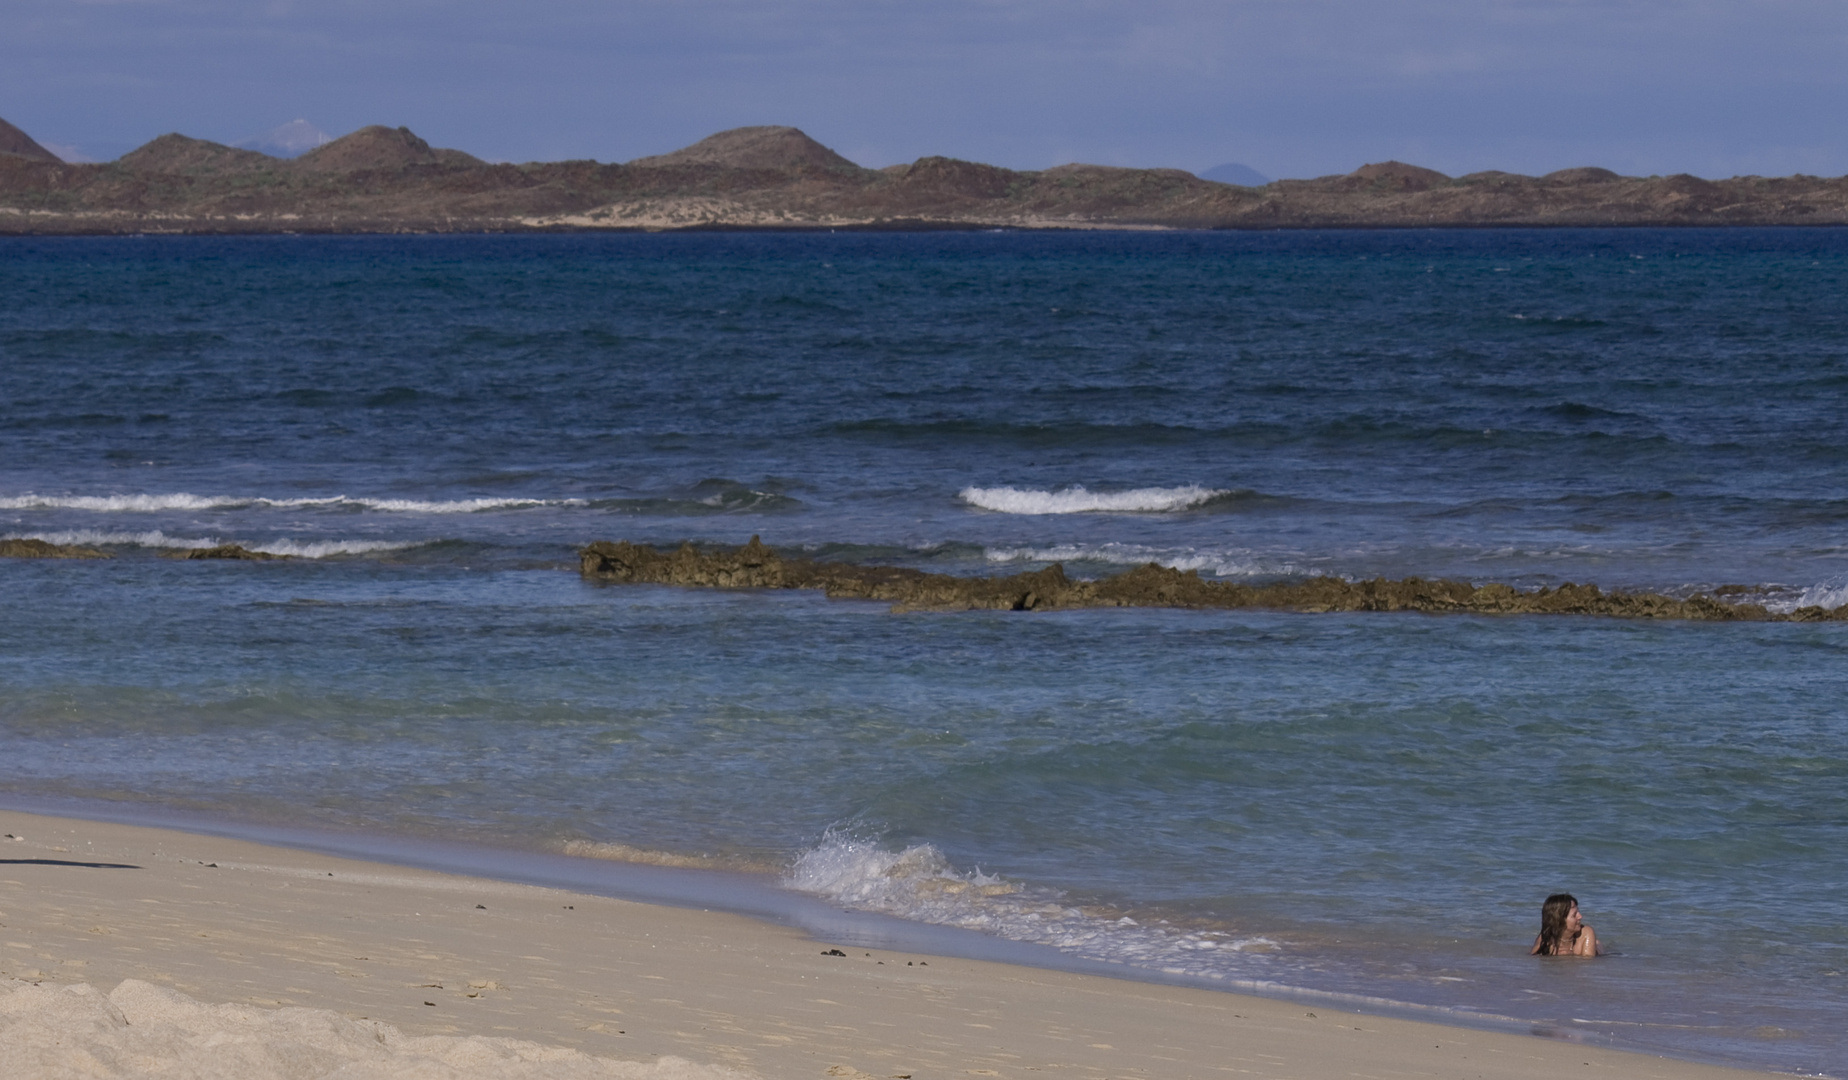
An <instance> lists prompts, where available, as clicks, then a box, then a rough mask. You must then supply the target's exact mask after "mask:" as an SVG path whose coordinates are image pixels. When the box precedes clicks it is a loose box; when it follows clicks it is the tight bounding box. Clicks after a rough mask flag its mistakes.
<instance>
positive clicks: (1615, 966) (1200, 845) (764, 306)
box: [0, 231, 1848, 1075]
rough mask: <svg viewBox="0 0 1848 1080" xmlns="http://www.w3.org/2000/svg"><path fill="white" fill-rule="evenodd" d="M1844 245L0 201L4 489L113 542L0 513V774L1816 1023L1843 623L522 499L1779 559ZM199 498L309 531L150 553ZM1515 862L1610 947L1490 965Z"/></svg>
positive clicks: (1557, 1013)
mask: <svg viewBox="0 0 1848 1080" xmlns="http://www.w3.org/2000/svg"><path fill="white" fill-rule="evenodd" d="M1845 270H1848V237H1842V236H1840V235H1838V234H1836V233H1832V232H1804V231H1790V232H1776V233H1755V232H1728V233H1699V232H1671V233H1647V232H1643V233H1626V232H1595V231H1594V232H1583V233H1521V232H1510V233H1465V234H1446V233H1421V234H1299V235H1273V236H1225V237H1221V236H1178V237H1142V236H1101V237H1046V236H1031V235H1028V236H1023V235H1000V236H941V237H940V236H922V237H919V236H891V237H882V236H872V237H868V236H854V237H833V236H796V237H767V236H687V237H676V236H665V237H614V238H573V237H544V238H474V239H470V238H425V239H385V238H378V239H364V240H338V239H330V240H308V239H290V238H275V239H248V240H236V241H231V240H222V241H221V240H135V241H128V240H123V241H117V240H107V241H33V242H8V244H7V245H6V246H4V247H0V285H3V286H4V288H5V290H6V295H8V296H13V297H21V298H24V299H22V300H20V301H19V302H16V303H14V304H12V305H9V306H8V307H7V309H6V310H5V311H4V313H0V392H3V393H4V395H5V401H6V403H7V407H6V409H5V412H4V418H3V419H0V535H7V536H39V537H45V538H50V539H55V540H60V541H66V542H68V541H80V542H85V543H91V544H99V545H102V546H103V547H105V548H106V549H107V550H109V551H110V552H111V553H113V554H114V555H116V558H115V559H113V560H111V561H109V562H102V563H97V562H91V563H50V562H27V561H17V560H8V561H6V562H5V563H4V564H3V565H0V602H4V604H5V605H6V610H8V611H9V612H10V613H11V615H10V617H9V618H8V619H7V620H4V621H3V622H0V762H4V763H5V765H4V769H3V770H0V795H4V796H5V797H6V798H8V799H9V800H11V801H14V802H19V801H21V800H24V802H25V803H26V804H31V803H32V801H33V800H35V799H37V800H40V801H41V802H43V803H44V804H45V805H52V803H53V801H55V800H60V799H66V798H74V799H78V800H87V802H86V803H85V805H90V806H93V807H94V806H104V807H109V806H113V807H116V808H118V809H120V810H122V811H123V812H133V811H134V809H135V808H137V807H144V808H145V807H152V808H156V809H165V810H173V811H186V812H190V813H194V814H199V815H204V816H205V817H206V818H208V819H211V820H217V821H222V822H227V823H238V822H242V823H247V824H252V825H261V824H268V825H305V826H321V827H330V828H347V829H362V830H370V831H373V832H383V833H389V834H392V835H395V836H400V837H407V838H411V839H412V840H415V839H416V838H428V839H431V840H436V839H444V838H447V839H465V840H473V841H479V842H483V843H487V844H490V845H494V846H498V847H501V848H504V849H508V850H550V851H557V850H572V851H578V852H589V853H602V854H605V855H611V854H618V853H620V851H632V850H635V849H639V850H640V851H642V852H659V853H667V854H670V855H675V856H681V855H697V856H709V857H711V858H712V860H713V861H714V864H715V865H726V866H744V867H756V868H760V869H762V870H763V871H764V872H767V873H772V874H776V875H778V876H779V879H780V880H783V881H784V882H785V884H786V886H787V887H790V888H799V889H806V890H809V891H812V892H816V893H818V894H820V895H824V896H827V897H829V898H831V899H833V900H835V901H836V902H838V903H840V904H842V905H843V906H849V907H857V908H862V909H865V910H873V911H883V912H889V913H893V914H897V915H900V916H902V917H906V918H910V919H914V920H921V921H932V922H942V923H949V924H952V925H959V926H966V927H971V928H975V929H978V930H982V931H984V932H987V933H990V934H993V935H997V936H998V937H1006V938H1011V939H1018V940H1027V941H1040V942H1046V943H1050V944H1053V945H1056V946H1059V947H1060V948H1063V949H1066V950H1068V951H1069V953H1070V954H1071V955H1074V956H1082V957H1090V958H1095V959H1102V960H1106V961H1111V962H1115V963H1121V964H1123V965H1124V969H1123V970H1125V971H1126V972H1127V973H1131V974H1134V973H1136V972H1142V973H1145V974H1147V975H1148V976H1150V977H1157V976H1163V975H1166V976H1168V977H1187V978H1193V979H1197V980H1202V981H1205V982H1207V983H1209V984H1214V985H1227V986H1232V987H1243V988H1251V987H1257V988H1270V989H1273V990H1281V989H1283V988H1297V989H1307V990H1311V991H1317V992H1324V993H1329V994H1336V995H1343V997H1341V998H1338V1000H1347V1001H1349V1002H1354V1001H1358V1000H1363V999H1384V1000H1387V1001H1392V1002H1400V1003H1407V1004H1411V1005H1421V1006H1432V1007H1437V1008H1441V1009H1446V1010H1453V1011H1452V1012H1450V1013H1447V1014H1439V1015H1451V1016H1455V1017H1469V1016H1484V1017H1488V1016H1493V1017H1509V1018H1513V1019H1515V1020H1518V1021H1522V1022H1524V1023H1527V1024H1529V1025H1535V1026H1539V1027H1541V1028H1544V1029H1545V1030H1548V1031H1550V1032H1553V1033H1556V1034H1559V1035H1560V1036H1561V1037H1586V1038H1599V1039H1609V1038H1615V1039H1617V1040H1619V1041H1621V1042H1624V1043H1626V1044H1631V1045H1643V1046H1647V1047H1651V1048H1659V1049H1663V1050H1666V1051H1669V1052H1673V1053H1681V1054H1689V1055H1706V1056H1717V1057H1721V1058H1725V1059H1729V1060H1736V1061H1743V1062H1748V1063H1753V1064H1759V1065H1765V1066H1772V1067H1778V1068H1786V1069H1797V1070H1807V1071H1816V1072H1825V1073H1829V1074H1832V1075H1839V1074H1841V1073H1844V1072H1848V1043H1845V1042H1844V1041H1843V1039H1844V1036H1843V1035H1842V1031H1841V1028H1842V1025H1841V1024H1840V1023H1839V1018H1840V1016H1841V1015H1842V1013H1843V1007H1844V1006H1845V1005H1848V983H1845V982H1844V980H1845V979H1848V909H1845V907H1844V903H1843V901H1842V899H1841V897H1842V895H1843V892H1842V890H1843V887H1844V885H1848V806H1845V805H1844V799H1843V795H1842V792H1843V790H1844V786H1845V785H1844V780H1845V779H1848V775H1845V774H1848V745H1845V744H1848V719H1845V717H1844V712H1843V709H1842V707H1841V705H1840V702H1841V701H1842V700H1843V699H1844V693H1843V691H1844V688H1845V687H1844V683H1845V682H1848V675H1844V672H1848V666H1845V665H1844V655H1843V654H1844V650H1845V649H1848V636H1845V635H1848V631H1844V630H1842V629H1840V627H1839V626H1838V625H1741V626H1733V625H1718V624H1711V625H1710V624H1687V625H1680V624H1647V623H1626V622H1615V621H1599V620H1583V619H1566V618H1561V619H1528V618H1508V619H1479V618H1430V617H1424V616H1399V615H1340V616H1335V615H1324V616H1303V615H1288V614H1267V613H1253V612H1240V613H1197V612H1162V611H1117V612H1111V611H1085V612H1070V613H1062V614H1050V615H1013V614H1001V613H968V614H962V615H910V616H895V615H892V614H891V613H889V612H887V611H885V610H884V609H883V608H881V607H878V606H876V605H865V604H855V603H831V602H828V601H826V600H824V599H822V598H820V597H817V596H810V595H802V594H757V593H736V594H731V593H701V592H683V591H677V590H669V589H655V588H621V587H605V586H596V585H591V584H587V583H584V582H582V581H580V580H579V579H578V577H577V576H576V574H575V572H574V559H573V555H572V553H573V549H574V547H575V546H576V545H577V544H580V543H582V542H584V541H586V540H590V539H596V538H612V539H613V538H619V537H620V538H629V539H636V540H645V541H652V542H657V543H675V542H678V541H680V540H682V539H688V538H691V539H694V540H698V541H711V542H726V543H736V542H741V541H742V540H744V539H746V538H748V537H749V536H750V535H751V534H753V533H760V534H762V535H763V537H764V538H765V540H766V541H767V542H769V543H772V544H776V545H780V546H783V547H788V548H807V549H809V550H811V551H813V552H815V553H819V554H822V555H832V556H835V557H849V558H862V559H876V560H882V561H896V562H902V563H907V564H911V565H918V566H925V567H930V568H933V569H944V570H953V571H961V572H995V571H1005V570H1013V569H1018V568H1025V567H1031V566H1037V565H1043V564H1044V563H1045V562H1046V561H1048V560H1052V559H1057V560H1060V561H1063V562H1064V563H1065V564H1066V566H1067V567H1068V569H1069V570H1071V571H1072V572H1074V573H1080V574H1085V573H1104V572H1113V571H1114V570H1118V569H1121V568H1123V567H1124V566H1126V565H1130V564H1133V563H1136V562H1140V561H1147V560H1149V559H1154V560H1157V561H1162V562H1166V563H1168V564H1170V565H1181V566H1186V567H1192V568H1198V569H1200V570H1201V571H1202V572H1203V573H1206V574H1208V575H1215V576H1223V577H1230V578H1250V579H1258V580H1269V579H1274V578H1280V577H1290V576H1294V575H1300V574H1305V573H1321V572H1328V573H1336V574H1345V575H1349V576H1367V575H1371V574H1376V573H1385V574H1392V575H1400V574H1424V575H1430V576H1436V575H1451V576H1461V577H1466V578H1469V579H1471V580H1477V581H1489V580H1496V581H1509V582H1512V583H1515V584H1519V585H1533V584H1542V583H1557V582H1559V581H1562V580H1578V581H1585V580H1591V581H1596V582H1598V583H1600V584H1603V585H1606V586H1620V587H1621V586H1642V587H1649V588H1659V589H1665V590H1668V591H1678V592H1688V591H1692V590H1695V589H1698V588H1704V587H1710V586H1712V585H1716V584H1725V583H1730V584H1741V585H1748V586H1754V587H1757V588H1760V589H1761V590H1763V595H1764V596H1766V597H1768V598H1769V599H1770V600H1771V602H1772V603H1774V604H1784V605H1792V606H1794V605H1795V604H1797V603H1803V602H1809V603H1826V604H1830V605H1831V606H1833V605H1834V604H1839V603H1841V602H1843V601H1844V600H1845V599H1848V577H1845V576H1844V573H1845V571H1848V567H1844V566H1843V562H1842V560H1843V558H1844V553H1845V552H1848V548H1845V547H1844V545H1843V542H1842V538H1843V528H1844V525H1845V524H1848V491H1844V473H1843V465H1844V462H1845V461H1848V458H1845V457H1844V451H1843V449H1842V448H1843V446H1844V445H1848V442H1845V441H1844V439H1843V435H1844V431H1843V422H1842V420H1841V417H1842V416H1843V415H1844V413H1843V409H1842V406H1843V405H1844V404H1845V402H1844V401H1843V397H1844V395H1845V394H1848V321H1845V320H1844V319H1843V317H1842V315H1841V314H1840V310H1839V304H1838V303H1837V302H1836V298H1837V297H1839V296H1840V295H1841V287H1842V285H1843V284H1844V271H1845ZM217 541H236V542H240V543H245V544H247V545H250V546H253V547H260V548H266V549H268V550H273V551H277V552H280V553H287V554H293V555H297V556H302V557H301V558H297V559H294V560H291V561H287V562H279V563H270V564H260V565H257V564H224V563H197V562H190V563H189V562H175V561H172V560H168V559H163V558H160V557H159V556H160V555H161V554H162V553H164V552H168V551H172V550H176V549H178V548H183V547H188V546H201V545H206V544H209V543H212V542H217ZM59 805H64V804H62V803H60V804H59ZM573 845H576V846H573ZM586 845H588V846H586ZM597 845H624V847H623V848H622V849H620V851H619V850H618V849H616V848H613V847H608V846H605V847H598V846H597ZM1559 889H1567V890H1570V891H1572V892H1574V893H1576V894H1577V895H1578V896H1579V897H1580V899H1581V901H1582V902H1583V905H1584V907H1585V910H1586V912H1587V915H1588V917H1589V918H1590V919H1591V921H1592V922H1593V923H1594V924H1595V925H1596V926H1597V927H1598V930H1599V933H1600V935H1601V937H1603V938H1604V939H1605V940H1606V942H1607V943H1608V944H1610V945H1611V946H1613V947H1614V948H1615V949H1616V950H1617V955H1615V956H1612V957H1610V958H1609V959H1607V960H1604V961H1599V962H1598V963H1596V964H1574V963H1569V962H1560V961H1539V960H1533V959H1529V958H1527V957H1525V956H1524V955H1523V954H1524V952H1525V946H1526V944H1527V942H1528V941H1530V940H1531V938H1532V934H1533V931H1534V929H1535V923H1536V917H1535V916H1536V909H1537V907H1538V904H1539V901H1540V899H1541V898H1542V897H1544V896H1545V895H1546V894H1547V893H1549V892H1552V891H1555V890H1559Z"/></svg>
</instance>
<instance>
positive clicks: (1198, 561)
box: [982, 543, 1306, 578]
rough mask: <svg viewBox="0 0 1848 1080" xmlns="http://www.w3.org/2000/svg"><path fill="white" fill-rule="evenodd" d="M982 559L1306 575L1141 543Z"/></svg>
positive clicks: (1244, 556) (1240, 558)
mask: <svg viewBox="0 0 1848 1080" xmlns="http://www.w3.org/2000/svg"><path fill="white" fill-rule="evenodd" d="M982 557H983V558H985V559H987V560H988V561H989V562H991V563H1015V562H1024V563H1104V564H1106V565H1109V566H1146V565H1148V564H1149V563H1154V564H1155V565H1157V566H1165V567H1167V568H1169V569H1170V570H1180V571H1182V572H1183V573H1184V572H1186V571H1188V570H1198V571H1200V572H1201V573H1203V574H1211V575H1213V576H1214V577H1227V578H1230V577H1295V576H1298V575H1302V574H1304V573H1306V571H1304V570H1303V569H1302V568H1300V567H1298V566H1297V565H1296V564H1295V563H1291V562H1282V561H1277V560H1274V559H1264V558H1260V557H1258V556H1257V555H1255V554H1254V553H1252V552H1249V551H1238V550H1227V551H1200V550H1197V549H1192V548H1187V549H1180V550H1175V549H1170V548H1156V547H1149V546H1147V545H1144V544H1116V543H1109V544H1055V545H1052V546H1050V547H993V548H986V549H984V550H983V552H982Z"/></svg>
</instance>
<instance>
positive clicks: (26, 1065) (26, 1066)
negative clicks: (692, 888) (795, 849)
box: [0, 811, 1763, 1080]
mask: <svg viewBox="0 0 1848 1080" xmlns="http://www.w3.org/2000/svg"><path fill="white" fill-rule="evenodd" d="M0 833H9V834H12V835H13V836H16V837H21V838H22V839H18V840H0V1077H4V1078H5V1080H12V1078H14V1077H65V1076H70V1077H77V1076H171V1077H181V1076H188V1077H191V1076H200V1077H203V1076H218V1075H223V1076H239V1077H249V1078H252V1080H256V1078H262V1077H272V1076H273V1077H285V1076H286V1077H290V1078H293V1077H311V1076H312V1077H320V1076H337V1077H353V1078H357V1077H386V1076H392V1077H403V1078H407V1080H412V1078H421V1077H430V1078H436V1077H476V1076H480V1077H488V1076H496V1077H499V1076H506V1077H540V1076H545V1077H554V1076H555V1077H578V1076H584V1077H590V1076H608V1077H625V1078H633V1080H694V1078H703V1077H709V1078H714V1080H716V1078H718V1077H722V1076H731V1075H733V1074H731V1073H729V1072H727V1071H726V1070H738V1071H741V1072H745V1073H750V1074H756V1075H758V1076H761V1077H766V1078H783V1077H788V1078H814V1080H824V1078H828V1077H837V1078H838V1077H849V1078H851V1077H862V1076H870V1077H909V1078H912V1080H936V1078H940V1077H967V1076H991V1077H1008V1078H1019V1080H1026V1078H1029V1077H1034V1078H1044V1077H1074V1078H1076V1077H1083V1078H1087V1080H1089V1078H1099V1077H1172V1078H1184V1077H1220V1076H1262V1077H1315V1078H1332V1077H1382V1078H1384V1077H1457V1078H1463V1077H1500V1078H1534V1080H1538V1078H1541V1077H1546V1078H1548V1080H1552V1078H1557V1077H1618V1076H1621V1077H1674V1078H1685V1080H1720V1078H1722V1077H1746V1076H1754V1075H1763V1074H1756V1073H1749V1072H1740V1071H1735V1070H1729V1069H1719V1068H1712V1067H1708V1066H1703V1065H1695V1064H1690V1063H1686V1062H1680V1061H1673V1060H1669V1059H1663V1058H1656V1057H1650V1056H1646V1055H1640V1054H1627V1053H1622V1052H1617V1051H1612V1050H1606V1049H1601V1048H1596V1047H1587V1046H1582V1045H1578V1044H1574V1043H1571V1042H1565V1041H1560V1040H1555V1039H1543V1038H1536V1037H1531V1036H1523V1035H1513V1034H1504V1033H1497V1032H1484V1031H1474V1030H1468V1029H1461V1028H1450V1027H1443V1026H1439V1025H1434V1024H1424V1023H1417V1022H1413V1021H1405V1020H1396V1019H1383V1018H1379V1017H1372V1016H1360V1015H1354V1014H1349V1013H1343V1012H1340V1011H1337V1010H1333V1009H1328V1008H1323V1007H1315V1008H1313V1009H1311V1008H1306V1007H1304V1006H1303V1005H1300V1004H1293V1003H1289V1002H1280V1001H1270V1000H1265V999H1259V998H1251V997H1243V996H1239V995H1235V994H1226V993H1216V992H1213V991H1207V990H1193V989H1187V988H1180V987H1167V986H1154V985H1147V984H1143V983H1135V982H1128V981H1120V980H1115V979H1107V978H1100V977H1096V976H1089V975H1076V974H1069V973H1065V972H1057V971H1042V970H1036V969H1031V968H1020V967H1014V966H1010V965H1005V964H994V963H984V962H980V961H971V960H958V959H950V958H942V957H931V956H920V955H915V954H904V953H893V952H877V951H875V952H872V953H870V954H869V953H868V951H867V950H865V949H851V950H847V952H848V955H847V956H844V957H837V956H827V955H823V952H824V950H825V949H827V948H828V947H829V943H827V942H815V941H811V940H808V939H807V938H805V937H804V936H802V935H801V934H800V933H798V932H796V931H793V930H788V929H784V928H781V927H777V926H771V925H766V924H763V923H759V922H755V921H752V920H749V919H745V918H741V917H737V916H733V915H727V914H720V913H714V912H704V911H691V910H682V909H677V908H671V907H658V906H652V905H646V904H636V903H630V902H627V901H622V900H612V899H605V898H602V897H596V896H587V895H582V894H576V893H568V892H561V891H558V890H553V889H544V888H537V887H532V886H525V885H513V884H507V883H503V882H497V881H489V880H482V879H476V878H468V877H459V876H453V875H445V874H438V873H429V872H424V871H418V870H406V869H399V868H396V867H391V866H384V865H379V864H376V863H365V862H355V861H351V860H345V859H338V858H332V857H327V856H322V855H317V854H313V853H308V852H301V851H295V850H290V849H286V848H276V847H267V846H263V845H259V844H253V843H248V842H243V841H237V840H224V839H218V838H213V837H206V836H195V835H191V834H187V833H180V832H172V831H167V830H161V829H144V828H135V827H130V826H122V825H108V824H97V823H92V822H87V821H76V820H69V819H63V818H53V817H43V816H37V815H31V814H22V813H12V812H6V811H0ZM9 980H10V981H9ZM130 980H132V981H130ZM32 983H36V984H38V985H37V986H32V985H27V984H32ZM77 984H84V987H83V988H79V987H78V985H77ZM173 991H178V993H173ZM105 995H107V996H105ZM181 995H188V996H189V997H190V999H193V1000H188V998H187V997H182V996H181ZM201 1003H205V1004H201ZM112 1010H113V1011H112ZM343 1025H344V1026H343ZM438 1037H441V1038H438ZM136 1055H139V1056H136ZM343 1055H344V1056H343ZM610 1059H616V1060H614V1061H612V1060H610ZM668 1059H678V1060H668ZM214 1062H216V1063H217V1064H213V1063H214ZM621 1062H639V1063H643V1064H641V1065H625V1064H621ZM689 1063H690V1064H689Z"/></svg>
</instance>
